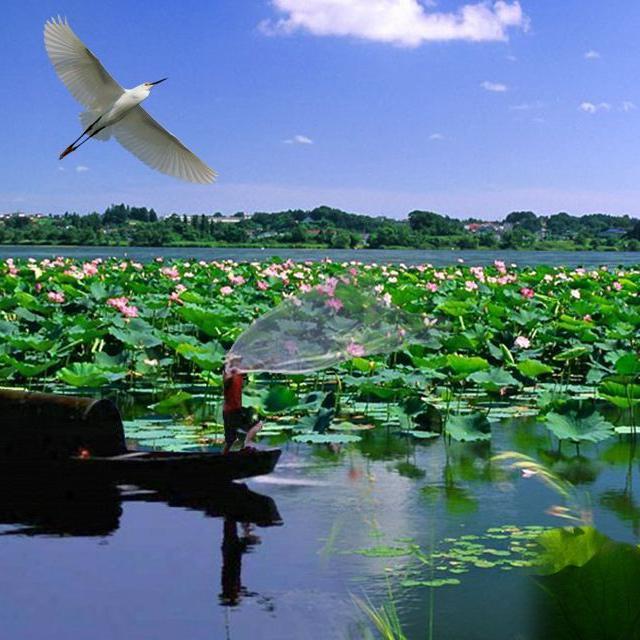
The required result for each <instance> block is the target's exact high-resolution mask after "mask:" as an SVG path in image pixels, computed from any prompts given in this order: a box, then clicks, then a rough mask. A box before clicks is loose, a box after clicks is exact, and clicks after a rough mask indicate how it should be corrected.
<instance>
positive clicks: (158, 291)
mask: <svg viewBox="0 0 640 640" xmlns="http://www.w3.org/2000/svg"><path fill="white" fill-rule="evenodd" d="M354 274H363V276H364V275H366V277H367V278H371V279H373V280H374V281H375V282H376V283H377V287H378V290H377V293H378V294H379V295H381V296H384V295H385V294H388V295H389V296H390V297H391V300H392V302H393V303H395V304H396V305H398V306H401V307H402V308H403V309H405V310H407V311H410V312H412V313H415V314H418V315H419V316H422V317H424V319H425V322H426V324H428V325H429V326H430V327H431V328H430V332H429V339H428V340H427V341H426V342H421V343H420V344H413V345H407V346H406V347H405V348H403V349H402V350H400V351H398V352H396V353H394V354H392V355H390V356H388V357H386V356H385V357H382V356H380V357H373V358H366V359H365V358H354V359H352V360H350V361H349V362H348V363H346V364H344V365H342V366H340V367H338V368H336V369H332V370H327V371H325V372H321V373H318V374H315V375H311V376H286V377H285V376H272V375H267V374H262V375H257V376H253V377H252V378H250V380H249V384H248V385H247V390H246V394H245V401H246V404H252V405H254V406H255V407H256V408H257V409H258V410H259V411H260V412H261V413H262V414H263V415H264V416H265V428H264V430H263V431H262V433H261V441H260V444H261V446H279V447H281V448H283V450H284V454H283V459H282V462H281V464H280V465H279V467H278V469H277V470H276V472H275V473H274V474H272V475H271V476H269V477H266V478H257V479H254V480H251V481H250V482H249V483H248V491H250V492H251V504H252V505H254V506H255V505H256V504H259V503H260V500H262V501H263V502H265V501H266V504H267V505H268V506H269V509H268V510H269V512H270V513H271V516H270V517H265V516H263V515H260V514H258V515H256V514H255V513H254V512H253V511H252V510H251V509H249V511H247V512H243V511H242V510H240V512H236V511H233V509H231V507H230V506H229V504H239V502H242V500H239V499H238V498H237V497H232V498H230V499H229V500H227V502H225V498H224V496H221V495H218V490H217V489H216V488H215V487H210V488H205V489H203V488H202V487H200V488H199V489H198V491H195V490H194V488H193V487H191V488H185V487H182V488H180V490H179V491H178V490H176V489H175V487H174V488H168V487H122V486H114V487H90V488H88V489H90V492H89V494H88V495H89V498H88V499H86V500H82V499H80V506H78V504H76V505H75V506H73V507H72V508H70V507H69V504H68V502H65V500H66V499H67V498H66V497H65V496H68V487H65V486H62V487H59V486H58V485H59V482H56V483H51V482H50V481H45V482H43V484H42V486H41V485H38V484H37V483H36V486H35V487H33V486H29V487H28V488H25V489H23V488H20V489H19V490H18V489H16V486H15V484H14V483H13V482H7V483H4V485H3V486H4V487H5V488H4V489H3V491H2V492H1V493H2V495H1V496H0V521H1V522H2V523H4V524H3V525H1V526H2V532H3V533H5V534H6V535H5V536H4V537H3V545H4V551H5V553H4V554H3V557H4V558H5V560H4V561H3V571H2V579H1V580H2V584H3V590H2V592H3V598H2V604H1V605H0V612H1V613H2V619H3V620H4V621H5V625H6V626H7V631H6V633H7V634H8V637H12V638H38V637H51V635H52V633H53V632H52V629H55V631H56V633H55V635H56V636H60V637H85V635H86V634H87V630H88V629H90V630H91V635H92V636H94V637H97V638H114V637H132V638H165V637H166V638H169V637H175V635H176V634H188V635H189V637H190V638H200V637H202V638H204V637H207V638H210V637H230V638H248V637H253V636H255V634H256V633H257V632H258V631H257V630H259V633H260V637H263V638H274V639H275V638H278V639H282V638H302V637H304V638H377V637H383V638H411V639H413V638H477V639H479V640H480V639H484V638H487V639H488V638H491V639H494V638H496V639H500V638H505V639H507V638H531V639H538V638H540V639H542V638H545V639H546V638H625V639H626V638H636V637H640V628H639V627H638V620H639V619H640V605H639V604H637V603H640V598H638V596H639V595H640V594H637V593H636V591H637V590H638V587H637V585H639V584H640V552H639V551H638V548H637V544H638V535H640V504H639V503H637V502H636V500H635V496H634V483H637V481H638V479H637V475H638V464H637V458H638V453H637V450H636V429H637V427H638V425H639V418H640V409H639V408H638V405H640V358H639V356H638V352H639V349H640V347H639V343H640V340H639V334H638V330H639V328H640V296H639V292H640V268H634V267H625V268H624V269H614V268H611V267H609V268H598V269H589V270H583V269H563V268H557V267H555V268H551V267H535V268H531V267H529V268H516V267H513V266H510V265H505V264H503V263H501V262H496V263H495V264H494V265H492V266H488V267H483V268H480V267H467V266H465V265H462V264H461V265H457V266H454V267H447V268H439V267H438V268H435V267H432V266H430V265H415V266H405V265H402V264H395V265H375V264H370V265H363V264H359V263H356V262H348V263H339V264H338V263H332V262H326V261H325V262H314V263H294V262H291V261H278V260H271V261H269V262H264V263H234V262H231V261H224V262H213V263H204V262H190V263H189V262H185V261H180V262H164V261H160V260H158V261H154V262H151V263H147V264H139V263H136V262H132V261H128V260H127V261H123V260H115V259H113V260H105V261H102V260H94V261H90V262H78V261H73V260H68V259H63V258H59V259H52V260H43V261H35V260H15V261H13V260H10V259H9V260H6V261H5V262H4V263H1V266H0V296H1V297H0V335H2V336H3V340H2V344H0V380H1V382H0V384H2V385H5V386H18V387H24V388H31V389H37V390H41V389H45V390H55V391H57V392H62V393H80V394H93V395H102V396H107V397H111V398H113V399H114V400H115V401H116V402H117V403H118V405H119V406H120V408H121V410H122V412H123V414H124V416H125V420H126V429H127V437H128V438H129V439H130V440H131V444H132V445H133V444H134V443H135V445H136V446H138V447H140V448H148V449H171V450H179V451H188V450H208V449H211V448H215V447H218V446H219V445H220V442H221V436H222V432H221V431H222V430H221V425H220V422H221V415H220V379H219V377H220V376H219V370H220V366H221V363H222V359H223V357H224V354H225V352H226V350H227V349H228V348H229V347H230V345H231V344H232V343H233V341H234V340H235V338H236V337H237V336H238V335H239V334H240V332H241V331H242V330H243V328H245V327H246V326H248V325H249V324H250V323H251V322H252V321H253V319H255V318H257V317H258V316H260V315H261V314H262V313H264V312H265V311H267V310H268V309H270V308H272V307H273V306H275V305H276V304H277V303H278V302H279V301H280V300H282V299H283V297H284V296H289V295H296V294H297V293H298V292H300V291H305V290H306V289H307V288H310V287H314V286H315V285H318V284H322V283H323V282H324V281H325V280H326V279H327V278H341V277H349V276H351V277H353V276H354ZM31 484H33V483H31ZM52 484H53V488H52ZM254 494H256V495H254ZM96 496H99V497H100V500H97V498H96ZM81 498H82V497H81ZM97 503H99V504H101V505H103V508H101V509H95V508H94V509H93V510H92V509H89V508H87V505H88V504H94V505H95V504H97ZM225 505H226V506H225ZM203 513H204V514H206V515H210V516H220V517H222V518H223V519H224V520H211V519H207V518H202V514H203ZM274 514H275V515H274ZM105 518H107V521H105ZM223 522H224V523H223ZM279 523H282V526H269V527H267V526H265V525H268V524H269V525H275V524H279ZM221 546H222V550H223V552H222V557H220V555H221V554H220V547H221ZM233 549H236V551H237V553H236V554H235V555H234V553H233ZM230 550H231V551H230ZM241 557H242V558H243V559H242V574H241V575H242V577H241V580H240V578H239V575H240V560H239V558H241ZM234 558H235V560H234ZM229 567H235V568H236V570H237V571H236V573H237V576H238V578H237V580H236V587H237V588H236V589H235V590H234V589H233V588H232V589H231V592H232V593H231V595H229V580H228V578H229V575H230V573H229V572H230V569H229ZM225 572H226V573H225ZM231 573H233V574H234V575H236V573H234V572H233V571H232V572H231ZM225 576H226V578H225ZM240 581H241V584H242V586H241V587H240V586H239V585H240ZM221 584H222V587H221ZM225 585H226V587H225ZM604 585H606V589H603V586H604ZM36 612H37V615H36ZM225 634H226V635H225Z"/></svg>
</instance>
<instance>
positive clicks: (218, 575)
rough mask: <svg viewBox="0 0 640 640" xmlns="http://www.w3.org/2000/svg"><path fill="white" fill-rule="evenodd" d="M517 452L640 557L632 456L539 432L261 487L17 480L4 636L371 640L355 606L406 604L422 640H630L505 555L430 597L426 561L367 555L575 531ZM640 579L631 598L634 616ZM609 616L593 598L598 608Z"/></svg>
mask: <svg viewBox="0 0 640 640" xmlns="http://www.w3.org/2000/svg"><path fill="white" fill-rule="evenodd" d="M263 446H264V444H263ZM515 448H517V449H518V450H520V451H522V452H526V453H529V454H531V455H536V456H538V457H542V458H546V459H547V460H548V461H549V464H551V465H552V467H553V468H554V469H555V471H556V472H558V473H561V474H563V475H564V476H566V477H571V478H572V480H573V482H574V483H575V484H576V485H577V487H578V488H579V489H580V490H584V491H585V492H586V493H587V494H588V496H589V501H590V503H591V505H592V508H593V510H594V520H595V524H596V525H597V527H598V528H599V530H601V531H602V532H604V533H606V534H607V535H608V536H611V537H613V538H615V539H616V540H618V541H623V542H633V543H634V544H635V543H637V537H638V527H639V524H640V517H639V515H638V513H639V510H638V507H637V505H636V503H635V502H634V500H633V493H632V487H633V484H634V483H637V482H638V477H637V476H638V465H637V461H636V458H635V450H634V448H633V447H630V446H628V445H626V444H625V443H623V442H619V441H617V440H615V439H614V441H609V442H607V443H603V444H601V445H589V446H583V447H581V450H580V455H577V453H576V452H575V450H574V449H573V447H567V448H566V451H565V452H564V454H559V453H558V451H557V445H554V444H552V442H551V440H550V438H549V436H548V433H547V432H546V430H545V429H544V428H542V427H541V426H540V425H536V424H535V422H533V423H532V422H531V421H520V422H519V421H513V420H511V421H507V422H503V423H501V424H500V425H499V426H495V427H494V435H493V439H492V443H491V445H490V446H489V445H478V444H462V443H458V444H455V443H454V444H453V445H452V446H451V448H450V449H449V451H448V455H445V448H444V444H443V441H442V439H438V440H435V441H430V442H425V443H416V442H412V441H409V440H406V439H403V438H399V437H398V436H397V435H390V434H387V433H386V432H385V430H384V429H378V430H376V431H373V432H368V433H367V434H365V438H364V440H363V442H362V443H359V444H357V445H351V446H349V447H342V448H341V449H340V450H339V451H335V450H329V449H328V448H327V447H323V446H319V445H316V446H313V447H311V446H307V445H295V444H291V443H290V444H288V445H284V449H285V450H284V452H283V456H282V459H281V462H280V464H279V465H278V467H277V470H276V471H275V472H274V473H273V474H271V475H270V476H268V477H263V478H255V479H252V480H250V481H248V482H247V483H246V484H247V488H243V487H242V486H236V488H235V489H222V488H220V487H216V486H214V485H206V484H205V485H200V486H193V485H190V486H185V485H184V484H181V483H180V482H179V479H178V478H173V479H170V480H169V481H167V482H166V483H164V484H163V485H162V486H160V487H158V486H152V487H149V486H147V487H143V488H136V487H131V486H128V487H123V486H115V485H111V484H109V483H108V482H98V481H96V483H95V484H94V483H91V482H86V481H85V482H84V483H81V484H78V483H77V482H76V483H74V482H73V479H71V478H69V479H59V478H58V479H53V478H44V477H43V478H38V479H37V480H34V479H31V480H29V479H27V478H15V477H13V478H11V479H10V480H7V481H3V482H2V484H1V485H0V487H1V488H0V522H1V523H2V524H1V525H0V533H1V534H2V536H3V537H2V555H1V558H2V559H1V560H0V589H1V593H2V597H1V598H0V619H1V620H2V633H1V637H2V638H7V639H10V640H36V639H37V640H40V639H45V638H46V639H49V638H51V639H53V638H64V639H84V638H91V639H92V640H114V639H116V638H123V639H124V638H126V639H131V640H165V639H166V640H175V639H176V638H188V639H189V640H205V639H207V640H210V639H212V638H213V639H218V638H220V639H222V638H230V639H234V640H245V639H246V640H255V639H256V638H260V639H261V640H300V639H310V640H316V639H317V640H329V639H334V638H335V639H356V638H358V639H362V638H367V637H372V636H367V635H365V632H364V629H363V626H362V625H363V622H364V620H365V616H364V615H363V613H362V612H361V610H360V609H359V608H358V606H357V605H356V604H355V602H354V598H360V599H365V600H366V599H368V600H370V601H371V603H373V604H374V605H376V606H380V605H381V604H382V603H384V602H388V600H389V593H390V592H391V593H392V596H393V600H394V601H395V604H396V608H397V612H398V615H399V617H400V620H401V622H402V625H403V629H404V633H405V635H406V637H407V638H409V639H411V640H413V639H423V638H424V639H428V638H439V639H442V640H452V639H456V640H457V639H461V640H462V639H464V640H550V639H552V638H585V637H588V638H600V639H603V638H614V637H615V638H618V637H620V638H622V636H619V635H616V634H615V633H613V631H614V629H610V628H608V627H606V624H605V622H602V621H601V625H602V626H601V627H595V631H594V635H588V636H584V635H580V634H579V633H578V632H577V631H576V632H575V634H574V633H573V632H572V631H571V626H570V624H569V623H568V622H567V624H563V623H558V625H559V626H558V627H557V628H556V627H554V623H553V616H552V615H551V612H550V609H549V603H548V602H547V601H545V600H544V599H543V598H542V596H543V595H544V593H543V591H542V590H541V589H540V585H539V584H538V582H537V580H536V579H534V577H532V576H531V575H529V572H528V570H526V569H522V568H518V567H514V566H511V565H505V564H500V563H497V564H494V563H493V562H491V561H492V560H494V561H495V560H502V559H501V557H500V556H499V555H484V556H483V558H485V560H481V561H477V559H476V561H477V564H478V565H479V566H477V567H475V566H474V567H472V568H471V569H470V570H469V571H468V572H466V573H465V572H461V573H459V574H457V575H456V576H455V577H456V579H459V581H460V584H458V585H451V586H443V587H440V588H431V587H424V586H422V587H421V586H417V587H406V586H405V587H402V586H400V584H401V583H402V582H403V580H406V578H407V576H409V577H410V578H411V579H412V580H414V581H419V580H425V579H429V578H430V577H431V576H432V573H431V572H432V570H431V569H429V568H428V567H425V566H424V565H422V564H421V563H420V562H417V561H416V560H415V559H412V558H411V557H407V556H396V557H367V556H366V555H362V554H357V553H353V552H354V551H356V550H363V549H364V550H366V549H380V548H383V549H384V548H385V547H392V548H400V552H401V551H402V548H403V547H406V546H407V545H408V544H409V543H410V541H411V542H412V543H413V544H416V545H419V547H420V548H421V549H422V550H423V551H425V552H426V553H430V552H432V551H435V552H437V551H438V550H442V549H444V548H446V547H447V545H450V544H451V542H450V541H451V540H452V539H455V540H458V541H468V540H476V541H477V540H481V541H484V542H485V543H486V542H487V538H486V537H485V536H486V535H487V530H489V532H491V531H492V530H493V531H494V533H493V534H491V533H490V534H489V535H492V536H493V538H491V539H490V540H489V547H493V548H494V549H493V553H494V554H495V553H496V550H497V553H498V554H500V553H506V552H505V551H504V549H507V548H509V545H513V544H514V542H513V541H512V540H509V539H507V540H505V538H506V537H507V536H504V535H499V534H496V533H495V531H501V530H502V529H501V528H504V527H505V526H510V525H520V526H521V527H525V526H531V525H539V526H545V527H557V526H563V525H565V524H570V523H569V522H567V521H565V520H559V519H558V518H554V517H552V516H550V515H547V513H546V511H547V510H548V509H549V507H551V506H552V505H554V504H557V503H558V500H559V497H558V496H557V495H556V494H555V493H553V492H552V491H551V490H549V489H548V488H546V487H545V486H544V485H543V484H542V483H541V482H539V481H538V480H537V479H536V478H535V477H532V478H522V477H520V476H519V474H515V475H514V474H513V473H506V472H504V471H501V470H500V469H499V468H498V467H497V466H496V465H495V464H494V463H492V462H491V460H490V458H491V456H492V455H494V454H495V453H497V452H499V451H503V450H511V449H515ZM462 536H465V537H464V538H462ZM475 536H478V538H476V537H475ZM447 540H449V542H447ZM465 544H469V543H468V542H465ZM515 544H516V546H517V545H518V544H520V543H515ZM383 555H384V554H383ZM506 555H508V554H506ZM374 556H375V554H374ZM486 559H488V560H489V561H487V560H486ZM630 571H631V569H630ZM637 573H638V572H637V570H636V571H635V573H631V574H630V575H629V576H628V580H629V581H630V582H629V585H628V586H627V588H628V589H629V594H627V596H628V599H629V615H632V616H635V617H636V618H637V612H638V609H639V608H640V604H639V603H638V601H637V600H635V601H633V600H631V595H630V593H631V591H633V593H635V591H634V587H632V586H631V585H632V584H638V583H639V576H638V575H637ZM607 588H608V589H614V587H613V586H612V585H609V586H608V587H607ZM614 594H615V596H616V597H618V591H615V592H614V591H612V595H614ZM584 597H585V598H588V597H590V596H589V594H585V596H584ZM603 598H604V596H603ZM626 601H627V600H626V599H625V602H626ZM574 604H575V603H574ZM600 604H601V603H599V602H593V601H589V607H591V608H592V610H593V611H594V612H597V611H599V608H598V607H599V606H600ZM567 615H570V612H569V614H567ZM585 615H588V614H585ZM594 615H595V614H594ZM620 624H622V620H621V621H620ZM560 627H562V629H564V631H563V632H562V633H560V632H559V631H557V629H559V628H560ZM636 631H637V629H636ZM610 632H611V633H610ZM567 634H568V635H567ZM599 634H601V635H599ZM375 637H377V636H375ZM637 637H638V636H637V635H636V633H635V632H634V634H633V635H628V636H624V639H625V640H627V639H628V638H637Z"/></svg>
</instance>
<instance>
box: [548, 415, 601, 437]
mask: <svg viewBox="0 0 640 640" xmlns="http://www.w3.org/2000/svg"><path fill="white" fill-rule="evenodd" d="M547 427H548V428H549V430H550V431H551V432H552V433H553V434H554V435H555V436H556V437H557V438H558V439H559V440H571V441H572V442H582V441H588V442H600V441H602V440H606V439H607V438H610V437H611V436H612V435H613V434H614V431H613V425H612V424H611V423H610V422H607V420H605V419H604V418H603V417H602V416H601V415H600V414H599V413H598V412H597V411H591V412H583V411H578V410H570V411H568V412H567V413H564V414H560V413H555V412H551V413H549V414H548V415H547Z"/></svg>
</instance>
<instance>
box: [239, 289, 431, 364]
mask: <svg viewBox="0 0 640 640" xmlns="http://www.w3.org/2000/svg"><path fill="white" fill-rule="evenodd" d="M345 280H346V279H345ZM426 332H427V327H426V326H425V322H424V319H423V318H422V317H421V316H419V315H416V314H410V313H407V312H404V311H402V310H401V309H400V308H398V307H396V306H395V305H393V304H392V302H391V297H390V296H389V294H385V295H380V294H378V293H377V292H376V291H375V289H374V288H373V287H367V286H364V285H362V284H358V283H354V282H351V281H341V280H338V279H336V278H328V279H327V280H326V281H325V282H324V283H323V284H320V285H317V286H316V287H314V288H313V289H312V290H311V291H308V292H306V293H300V294H298V295H295V296H292V297H288V298H285V299H284V300H283V301H282V302H281V303H280V304H279V305H278V306H277V307H275V308H274V309H272V310H271V311H269V312H268V313H266V314H265V315H263V316H261V317H260V318H258V319H257V320H256V321H255V322H254V323H253V324H252V325H251V326H249V328H248V329H247V330H246V331H245V332H244V333H242V334H241V335H240V336H239V338H238V339H237V340H236V342H235V343H234V345H233V346H232V347H231V349H230V350H229V353H228V354H227V362H229V363H230V364H232V365H233V366H235V367H236V368H238V369H239V370H240V371H243V372H250V371H253V372H260V371H264V372H271V373H290V374H293V373H311V372H313V371H319V370H321V369H326V368H327V367H332V366H335V365H337V364H339V363H341V362H344V361H346V360H349V359H351V358H355V357H366V356H371V355H375V354H383V353H391V352H393V351H396V350H397V349H399V348H400V347H401V346H402V345H403V344H404V343H405V342H408V341H417V340H422V339H423V338H424V337H425V334H426Z"/></svg>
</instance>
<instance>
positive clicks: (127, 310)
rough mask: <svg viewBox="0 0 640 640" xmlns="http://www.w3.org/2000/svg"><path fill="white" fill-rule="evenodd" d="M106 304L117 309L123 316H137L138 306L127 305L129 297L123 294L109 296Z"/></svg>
mask: <svg viewBox="0 0 640 640" xmlns="http://www.w3.org/2000/svg"><path fill="white" fill-rule="evenodd" d="M107 306H109V307H113V308H114V309H117V310H118V311H119V312H120V313H121V314H122V315H123V316H124V317H125V318H137V317H138V307H134V306H133V305H129V299H128V298H125V297H124V296H122V297H120V298H109V299H108V300H107Z"/></svg>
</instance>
